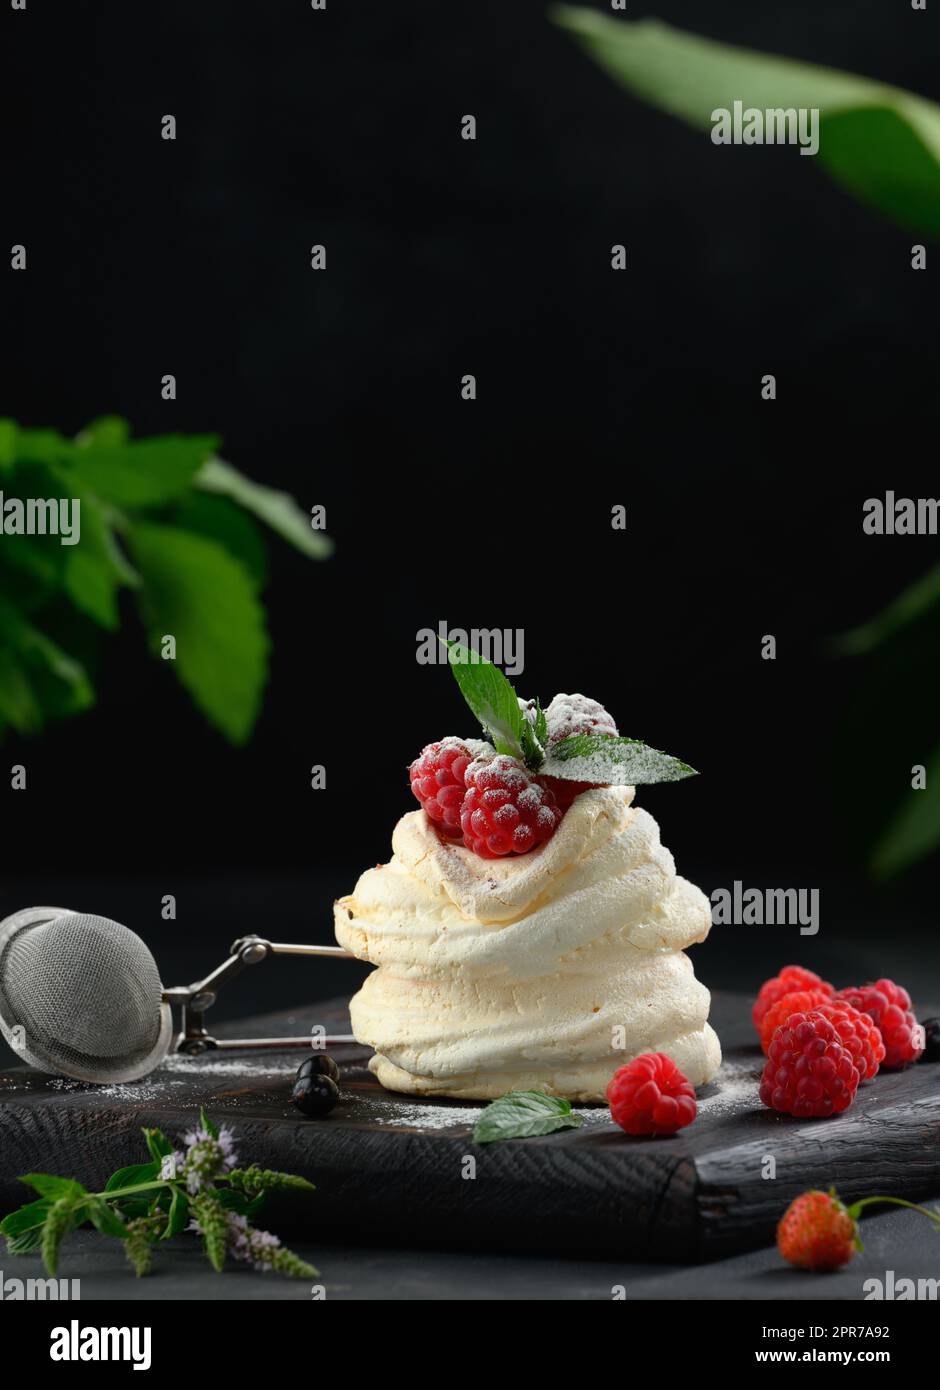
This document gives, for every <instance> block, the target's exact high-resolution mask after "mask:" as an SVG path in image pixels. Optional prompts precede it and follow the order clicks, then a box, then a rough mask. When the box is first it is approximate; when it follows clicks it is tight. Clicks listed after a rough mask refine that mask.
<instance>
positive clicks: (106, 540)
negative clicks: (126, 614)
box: [63, 492, 140, 632]
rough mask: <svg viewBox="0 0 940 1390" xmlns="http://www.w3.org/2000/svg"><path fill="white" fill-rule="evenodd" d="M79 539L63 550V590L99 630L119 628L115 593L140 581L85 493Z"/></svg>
mask: <svg viewBox="0 0 940 1390" xmlns="http://www.w3.org/2000/svg"><path fill="white" fill-rule="evenodd" d="M79 501H80V502H81V539H80V540H79V542H78V545H74V546H69V547H68V548H67V550H66V559H65V573H64V581H63V587H64V589H65V592H66V593H67V594H68V596H69V598H70V599H71V600H72V602H73V603H74V604H75V606H76V608H79V609H81V611H82V612H83V613H85V614H86V615H87V616H88V617H89V618H92V619H93V620H94V621H95V622H96V623H98V624H99V625H100V626H101V627H103V628H107V629H108V631H110V632H114V631H116V630H117V628H118V626H119V615H118V604H117V591H118V589H119V588H120V587H121V585H122V584H126V585H131V586H133V587H135V588H136V587H137V586H138V585H139V583H140V577H139V575H138V574H137V572H136V571H135V570H134V569H133V568H132V567H131V565H130V564H129V563H128V561H127V559H126V558H125V557H124V555H123V554H122V552H121V550H120V548H119V546H118V543H117V541H116V540H115V538H114V536H113V534H112V532H111V527H110V524H109V522H108V519H107V515H106V512H105V510H104V508H103V507H102V505H101V503H100V502H99V501H98V499H97V498H96V497H93V496H92V495H91V494H90V493H87V492H86V493H84V494H83V495H82V496H81V497H80V498H79Z"/></svg>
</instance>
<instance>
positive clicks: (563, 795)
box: [535, 776, 602, 815]
mask: <svg viewBox="0 0 940 1390" xmlns="http://www.w3.org/2000/svg"><path fill="white" fill-rule="evenodd" d="M535 780H536V781H537V782H538V783H539V785H540V786H543V787H545V788H546V790H547V791H550V792H551V794H552V796H553V797H554V798H555V800H556V801H557V802H558V809H559V810H560V811H561V813H562V815H564V813H565V812H566V811H570V809H571V806H572V804H573V802H574V799H575V797H577V796H580V795H581V793H582V792H589V791H591V789H592V788H593V787H599V786H601V785H602V783H600V782H569V780H568V778H567V777H547V776H546V777H537V778H536V779H535Z"/></svg>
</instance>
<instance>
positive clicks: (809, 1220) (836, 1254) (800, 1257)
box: [777, 1192, 858, 1270]
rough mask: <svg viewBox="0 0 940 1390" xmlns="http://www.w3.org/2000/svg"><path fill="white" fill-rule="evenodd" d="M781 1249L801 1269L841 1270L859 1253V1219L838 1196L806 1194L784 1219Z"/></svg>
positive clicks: (779, 1230) (779, 1238) (779, 1234)
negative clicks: (856, 1222) (857, 1225)
mask: <svg viewBox="0 0 940 1390" xmlns="http://www.w3.org/2000/svg"><path fill="white" fill-rule="evenodd" d="M777 1249H778V1250H779V1251H780V1253H781V1255H782V1256H783V1258H784V1259H785V1260H789V1261H790V1264H791V1265H796V1267H797V1268H798V1269H818V1270H830V1269H839V1268H840V1267H841V1266H842V1265H844V1264H848V1262H849V1260H850V1259H851V1258H852V1256H853V1255H854V1254H855V1251H856V1250H857V1249H858V1234H857V1227H856V1224H855V1219H854V1217H853V1216H851V1215H850V1214H849V1212H848V1211H846V1209H845V1207H844V1206H843V1205H842V1203H841V1202H840V1201H839V1199H838V1197H837V1196H836V1195H835V1193H832V1194H831V1195H830V1194H829V1193H828V1192H804V1193H803V1194H802V1196H800V1197H797V1198H796V1200H795V1201H793V1202H791V1203H790V1205H789V1206H788V1207H787V1209H786V1211H785V1212H784V1213H783V1216H782V1217H781V1220H780V1224H779V1226H778V1227H777Z"/></svg>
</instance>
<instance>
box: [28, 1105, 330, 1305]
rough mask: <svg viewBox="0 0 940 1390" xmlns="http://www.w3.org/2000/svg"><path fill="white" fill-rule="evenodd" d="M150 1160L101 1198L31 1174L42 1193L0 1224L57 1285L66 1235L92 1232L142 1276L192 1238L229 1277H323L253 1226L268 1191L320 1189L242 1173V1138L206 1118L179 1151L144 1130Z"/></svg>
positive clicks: (114, 1180)
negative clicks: (172, 1244) (34, 1254)
mask: <svg viewBox="0 0 940 1390" xmlns="http://www.w3.org/2000/svg"><path fill="white" fill-rule="evenodd" d="M142 1133H143V1135H144V1139H145V1140H146V1143H147V1149H148V1152H149V1154H150V1161H149V1162H148V1163H135V1164H131V1165H130V1166H128V1167H126V1168H119V1169H118V1170H117V1172H116V1173H112V1175H111V1177H110V1178H109V1179H108V1181H107V1183H106V1184H105V1187H104V1191H102V1192H89V1191H88V1190H87V1188H85V1187H83V1186H82V1184H81V1183H80V1182H76V1181H75V1179H74V1178H59V1177H53V1176H52V1174H50V1173H27V1174H26V1175H25V1176H24V1177H22V1178H20V1182H23V1183H26V1185H27V1186H28V1187H32V1188H33V1189H34V1191H36V1192H38V1193H39V1197H38V1199H37V1200H36V1201H33V1202H29V1203H27V1205H26V1206H23V1207H20V1208H19V1209H18V1210H17V1211H13V1212H10V1214H9V1215H8V1216H6V1217H4V1219H3V1220H2V1221H0V1234H2V1235H3V1236H4V1238H5V1240H6V1248H7V1252H8V1253H9V1254H11V1255H24V1254H27V1253H28V1252H30V1251H33V1250H39V1251H40V1252H41V1254H42V1260H43V1264H44V1265H45V1267H46V1271H47V1273H48V1274H49V1276H50V1278H55V1276H56V1272H57V1270H58V1264H59V1251H60V1248H61V1245H62V1242H63V1240H64V1239H65V1237H66V1236H67V1235H68V1234H69V1233H70V1232H71V1231H74V1230H77V1229H78V1228H79V1227H80V1226H86V1225H89V1224H91V1225H92V1226H94V1227H95V1229H96V1230H98V1231H100V1232H101V1234H102V1235H106V1236H113V1237H114V1238H115V1239H116V1240H120V1241H122V1242H123V1245H124V1252H125V1254H126V1255H127V1258H128V1260H129V1261H130V1264H131V1265H132V1267H133V1269H134V1272H135V1274H137V1275H138V1277H140V1276H141V1275H144V1274H149V1273H150V1269H151V1266H152V1262H153V1252H154V1248H155V1247H156V1246H158V1245H159V1244H160V1243H161V1242H162V1241H165V1240H169V1239H171V1237H173V1236H178V1235H180V1234H182V1233H183V1232H186V1231H192V1232H195V1233H196V1234H198V1235H200V1236H201V1237H202V1242H203V1247H204V1249H205V1252H206V1255H207V1257H208V1259H209V1263H210V1264H211V1265H212V1267H213V1269H215V1270H217V1271H221V1270H222V1269H223V1267H224V1265H225V1261H226V1259H227V1257H228V1256H231V1257H232V1258H233V1259H235V1260H240V1261H242V1262H244V1263H247V1264H250V1265H253V1266H254V1268H255V1269H258V1270H262V1271H264V1272H267V1271H269V1270H271V1271H274V1272H276V1273H278V1274H285V1275H288V1276H289V1277H290V1278H294V1279H309V1278H313V1277H315V1276H316V1274H317V1270H316V1269H314V1267H313V1265H310V1264H307V1262H306V1261H305V1260H302V1259H300V1257H299V1256H298V1255H295V1254H294V1253H293V1251H291V1250H288V1249H287V1248H286V1247H285V1246H283V1245H282V1244H281V1242H280V1240H279V1239H278V1237H277V1236H275V1235H272V1234H271V1232H270V1231H262V1230H259V1229H258V1228H257V1227H255V1226H254V1225H252V1224H251V1220H250V1218H252V1217H253V1216H254V1215H255V1213H256V1212H257V1211H258V1209H259V1208H260V1207H261V1206H262V1204H263V1203H264V1200H265V1198H266V1197H267V1195H268V1193H269V1192H278V1191H285V1190H290V1191H297V1192H312V1191H314V1187H313V1184H312V1183H309V1182H307V1180H306V1178H300V1177H295V1176H293V1175H292V1174H290V1173H278V1172H273V1171H271V1170H269V1169H263V1168H258V1167H257V1166H255V1165H252V1166H250V1167H248V1168H240V1167H239V1166H238V1160H237V1155H236V1152H235V1144H234V1136H233V1134H232V1131H231V1130H230V1129H228V1128H227V1127H226V1126H224V1125H223V1126H221V1127H219V1126H218V1125H216V1124H214V1123H213V1121H212V1120H210V1119H209V1116H208V1115H207V1114H206V1112H205V1110H200V1112H199V1124H198V1125H197V1126H196V1128H195V1129H192V1130H190V1131H189V1132H188V1133H187V1134H185V1135H184V1136H183V1139H182V1148H179V1149H177V1148H174V1146H173V1144H171V1143H170V1141H169V1139H167V1137H166V1135H165V1134H163V1133H162V1131H161V1130H159V1129H144V1130H143V1131H142Z"/></svg>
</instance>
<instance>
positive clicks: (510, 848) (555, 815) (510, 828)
mask: <svg viewBox="0 0 940 1390" xmlns="http://www.w3.org/2000/svg"><path fill="white" fill-rule="evenodd" d="M464 780H465V782H466V787H467V790H466V795H465V796H464V798H463V805H462V807H461V810H460V825H461V829H462V830H463V840H464V844H465V845H466V846H467V848H468V849H472V850H473V851H474V853H475V854H479V855H480V856H481V858H483V859H500V858H502V856H503V855H505V854H525V853H527V852H528V850H530V849H533V848H534V847H535V846H536V845H541V844H544V843H545V841H546V840H550V839H551V837H552V836H553V835H554V833H555V828H556V826H557V825H558V822H559V821H560V820H561V817H562V812H561V810H560V808H559V807H558V805H557V803H556V801H555V798H554V796H553V795H552V793H551V791H549V789H548V788H547V787H543V786H541V785H540V784H539V783H538V782H537V781H536V780H535V779H534V778H533V777H530V775H529V773H528V772H527V771H526V769H525V768H524V767H523V766H522V764H521V763H518V762H516V760H515V758H507V757H506V756H505V755H504V754H499V755H497V756H496V757H492V758H477V759H476V760H475V761H474V762H472V763H471V764H470V766H469V767H468V768H467V769H466V771H465V773H464Z"/></svg>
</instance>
